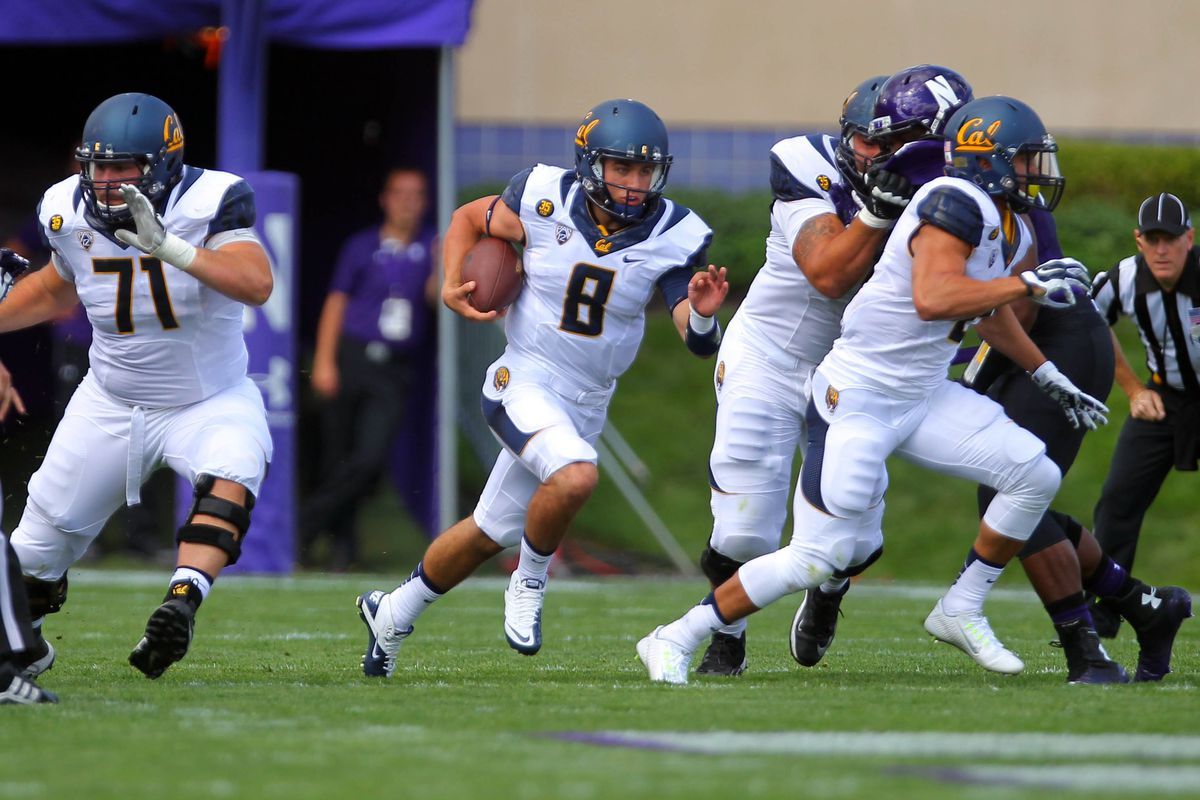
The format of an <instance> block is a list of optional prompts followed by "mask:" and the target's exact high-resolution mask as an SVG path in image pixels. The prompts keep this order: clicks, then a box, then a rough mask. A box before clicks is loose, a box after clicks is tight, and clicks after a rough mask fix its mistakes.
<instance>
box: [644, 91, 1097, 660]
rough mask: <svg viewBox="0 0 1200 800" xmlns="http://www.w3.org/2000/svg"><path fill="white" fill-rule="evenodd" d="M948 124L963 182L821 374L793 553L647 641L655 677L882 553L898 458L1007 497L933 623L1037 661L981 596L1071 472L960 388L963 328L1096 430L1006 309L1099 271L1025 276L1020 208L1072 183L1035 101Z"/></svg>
mask: <svg viewBox="0 0 1200 800" xmlns="http://www.w3.org/2000/svg"><path fill="white" fill-rule="evenodd" d="M946 131H947V135H948V137H950V146H948V147H947V148H946V158H947V171H948V174H949V175H950V177H943V178H938V179H936V180H933V181H931V182H929V183H926V184H925V185H924V186H923V187H922V188H921V189H920V190H918V191H917V193H916V194H915V195H914V196H913V199H912V201H911V202H910V203H909V205H908V206H907V207H906V209H905V211H904V213H903V214H902V215H901V217H900V220H899V221H898V222H897V224H896V227H895V229H894V230H893V232H892V235H891V236H890V237H889V239H888V243H887V245H886V246H885V249H884V252H883V255H882V257H881V258H880V260H879V262H878V264H877V265H876V267H875V272H874V274H873V275H872V276H871V278H870V279H869V280H868V281H867V283H866V284H865V285H864V286H863V288H862V289H861V290H860V291H859V292H858V294H857V295H856V296H855V298H854V299H853V300H852V301H851V302H850V305H849V306H848V307H847V309H846V312H845V315H844V319H843V323H842V334H841V336H840V338H838V339H837V341H836V342H835V343H834V345H833V349H832V350H831V351H830V352H829V354H828V355H827V356H826V357H825V359H824V360H823V361H822V362H821V364H820V365H819V366H818V367H817V370H816V372H815V373H814V375H813V376H812V379H811V387H810V399H809V402H808V407H807V409H806V411H805V419H806V423H807V436H808V442H807V448H806V451H805V461H804V466H803V469H802V473H801V479H800V484H801V492H800V494H801V495H802V500H798V501H797V503H796V507H795V511H796V522H795V531H794V535H793V537H792V540H791V542H790V544H789V545H788V546H787V547H785V548H783V549H781V550H778V551H776V552H774V553H771V554H769V555H766V556H762V557H760V558H757V559H754V560H753V561H750V562H749V563H747V564H746V565H744V566H743V567H741V568H740V569H739V570H738V571H737V573H736V574H735V575H734V576H733V577H732V578H731V579H730V580H729V581H727V582H725V583H724V584H722V585H721V586H720V587H718V588H717V589H716V591H715V592H713V594H711V595H709V596H708V597H707V598H705V600H704V601H702V602H701V603H700V604H699V605H697V606H696V607H694V608H693V609H691V610H690V611H688V612H687V614H685V615H684V616H683V617H681V618H680V619H678V620H676V621H674V622H672V623H670V624H669V625H665V626H661V627H659V628H656V629H655V630H654V631H652V632H651V633H650V634H649V635H647V636H646V637H645V638H644V639H642V640H641V641H640V642H639V643H638V647H637V651H638V656H639V657H640V658H641V660H642V662H643V664H644V665H645V667H646V669H647V671H648V673H649V676H650V678H651V679H652V680H655V681H666V682H670V683H686V682H687V678H688V666H689V662H690V660H691V655H692V652H693V651H694V650H695V648H696V647H697V646H698V645H699V644H700V643H701V642H702V641H703V640H704V639H705V638H706V637H707V636H709V635H710V634H711V633H712V632H714V631H716V630H718V629H719V628H721V627H722V626H724V625H728V624H729V623H731V622H733V621H735V620H738V619H741V618H743V617H745V616H748V615H749V614H752V613H754V612H755V611H757V610H758V609H760V608H763V607H765V606H766V605H768V604H770V603H772V602H774V601H775V600H777V599H779V598H780V597H783V596H784V595H786V594H790V593H792V592H795V591H799V590H800V589H811V588H814V587H816V586H819V585H820V584H821V583H822V582H823V581H824V580H826V579H828V578H829V577H830V576H831V575H833V574H834V573H835V572H837V571H838V570H844V569H845V568H846V567H847V566H848V565H849V564H851V563H853V560H854V558H855V556H856V554H858V553H862V552H871V551H872V550H874V549H875V548H876V547H877V546H878V543H879V539H880V532H879V529H878V526H877V525H876V524H875V519H876V518H877V517H876V515H878V514H879V513H880V512H881V508H880V506H881V505H882V503H883V497H884V491H885V489H886V488H887V471H886V467H885V460H886V458H887V457H888V456H889V455H891V454H892V453H896V454H898V455H901V456H902V457H904V458H907V459H909V460H911V461H913V462H915V463H918V464H921V465H923V466H927V467H929V468H931V469H934V470H937V471H939V472H942V473H943V474H949V475H954V476H958V477H964V478H968V479H970V480H973V481H977V482H982V483H987V484H989V485H991V486H994V487H995V488H996V489H997V492H998V493H997V495H996V497H995V498H994V499H993V501H992V503H991V505H990V506H989V508H988V510H987V513H986V514H985V515H984V518H983V520H982V521H981V523H980V527H979V532H978V535H977V537H976V539H975V543H974V546H973V547H972V549H971V551H970V554H969V555H968V557H967V559H966V563H965V564H964V566H963V569H962V571H961V572H960V574H959V576H958V579H957V580H956V581H955V583H954V585H953V586H952V587H951V588H950V590H949V591H948V592H947V593H946V595H945V596H943V597H942V598H941V599H940V600H939V601H938V603H937V604H936V605H935V607H934V610H933V611H932V612H931V613H930V615H929V617H928V618H927V619H926V621H925V628H926V630H927V631H929V632H930V633H931V634H933V635H934V636H935V637H937V638H939V639H941V640H943V641H946V642H947V643H949V644H953V645H954V646H956V647H958V648H960V649H961V650H963V651H964V652H966V653H967V654H968V655H970V656H971V657H972V658H973V659H975V660H976V661H977V662H978V663H979V664H980V665H981V666H983V667H984V668H985V669H989V670H993V671H996V672H1002V673H1009V674H1014V673H1017V672H1020V671H1021V669H1023V667H1024V664H1023V663H1022V662H1021V660H1020V659H1019V658H1018V657H1017V656H1016V655H1015V654H1013V653H1012V652H1010V651H1009V650H1008V649H1007V648H1005V647H1004V646H1003V645H1002V644H1001V643H1000V642H999V640H998V639H997V638H996V636H995V634H994V633H993V632H992V630H991V627H990V625H989V624H988V621H987V618H986V617H985V616H984V614H983V603H984V600H985V598H986V596H987V594H988V591H989V590H990V588H991V585H992V583H994V582H995V580H996V579H997V578H998V577H999V575H1000V573H1001V572H1002V570H1003V568H1004V566H1005V564H1007V562H1008V561H1009V560H1010V559H1011V558H1012V557H1013V556H1014V555H1015V554H1016V553H1017V551H1018V550H1019V549H1020V548H1021V545H1022V543H1023V541H1024V540H1025V539H1026V538H1027V537H1028V536H1029V534H1030V532H1031V531H1032V530H1033V527H1034V525H1035V524H1036V523H1037V521H1038V519H1040V517H1041V515H1042V513H1043V512H1044V511H1045V510H1046V508H1047V507H1048V506H1049V504H1050V500H1051V499H1052V498H1053V496H1054V493H1055V492H1056V491H1057V489H1058V485H1059V481H1060V479H1061V476H1060V473H1059V470H1058V467H1057V466H1055V464H1054V463H1053V462H1052V461H1051V460H1050V459H1048V458H1047V457H1046V455H1045V446H1044V445H1043V444H1042V442H1041V441H1040V440H1039V439H1037V437H1035V436H1034V435H1033V434H1031V433H1029V432H1027V431H1025V430H1023V429H1021V428H1018V427H1016V426H1014V425H1013V424H1012V423H1011V421H1010V420H1008V419H1007V418H1006V417H1005V416H1004V414H1003V413H1002V411H1001V409H1000V406H999V405H997V404H996V403H995V402H993V401H992V400H990V399H988V398H986V397H983V396H981V395H978V394H975V393H974V392H972V391H971V390H970V389H967V388H966V387H964V386H961V385H960V384H957V383H954V382H952V381H950V380H949V379H948V377H947V374H946V373H947V367H948V366H949V364H950V361H951V359H952V357H953V355H954V351H955V349H956V340H957V339H959V338H960V337H959V335H958V334H959V331H961V329H962V328H963V327H964V326H965V325H967V324H971V322H973V321H974V320H973V319H972V318H975V317H979V316H981V315H985V314H989V315H990V316H989V317H988V319H986V320H983V321H981V322H979V327H980V331H981V333H982V334H984V335H985V336H986V337H987V338H988V340H989V342H991V343H992V345H993V346H996V347H997V348H998V349H1000V350H1001V351H1002V352H1005V353H1006V354H1007V355H1009V357H1011V358H1012V359H1013V360H1014V361H1015V362H1017V363H1018V364H1020V365H1021V366H1023V367H1025V368H1026V369H1027V370H1029V371H1030V372H1032V373H1033V375H1034V379H1035V381H1036V382H1037V383H1038V384H1039V385H1040V386H1042V387H1043V388H1044V390H1045V391H1047V393H1048V394H1052V395H1055V396H1058V397H1061V398H1063V401H1064V404H1065V410H1066V411H1067V412H1068V416H1070V417H1071V418H1072V420H1073V421H1074V422H1075V424H1084V425H1087V426H1089V427H1094V426H1095V425H1097V424H1099V423H1101V422H1102V421H1103V420H1104V414H1105V413H1106V412H1107V409H1106V408H1105V407H1104V406H1103V404H1102V403H1100V402H1099V401H1098V400H1096V399H1095V398H1093V397H1090V396H1088V395H1086V394H1084V393H1083V392H1081V391H1080V390H1079V389H1078V388H1076V387H1075V386H1074V385H1073V384H1071V383H1070V381H1068V380H1067V379H1066V378H1064V377H1063V376H1062V375H1061V373H1060V372H1059V371H1058V370H1057V368H1056V367H1055V366H1054V365H1053V364H1052V363H1051V362H1049V361H1047V360H1046V359H1045V357H1044V356H1042V354H1041V353H1040V351H1038V349H1037V348H1036V346H1034V345H1033V343H1032V342H1031V341H1030V340H1029V338H1028V336H1027V335H1026V334H1025V332H1024V330H1023V329H1022V328H1021V326H1020V323H1019V322H1018V321H1017V319H1016V317H1015V316H1014V315H1013V312H1012V310H1011V309H1010V308H1008V307H1007V303H1009V302H1011V301H1013V300H1015V299H1017V298H1020V297H1025V296H1032V297H1034V298H1036V299H1037V300H1038V301H1039V302H1042V303H1046V304H1067V305H1069V304H1072V303H1074V302H1075V300H1076V298H1077V297H1086V296H1087V287H1088V280H1087V274H1086V271H1083V270H1079V269H1077V268H1075V267H1069V266H1068V267H1064V266H1063V265H1061V264H1058V263H1055V262H1049V263H1048V264H1047V265H1043V266H1041V267H1038V268H1037V269H1035V270H1031V271H1027V272H1022V273H1021V274H1020V275H1019V276H1015V275H1010V274H1009V272H1010V268H1011V266H1012V262H1013V260H1014V259H1017V260H1019V259H1020V258H1021V254H1020V253H1018V252H1014V250H1015V249H1016V248H1017V247H1018V245H1019V243H1020V242H1021V241H1022V240H1025V241H1027V240H1028V234H1027V232H1024V233H1023V232H1021V231H1020V228H1021V226H1022V225H1023V223H1022V222H1021V221H1020V219H1019V218H1018V217H1017V216H1016V215H1015V214H1014V213H1013V212H1012V211H1011V210H1010V209H1009V208H1008V198H1010V197H1012V198H1015V199H1023V200H1031V201H1032V199H1033V198H1035V197H1036V198H1039V199H1038V200H1037V202H1038V203H1039V204H1040V205H1043V206H1045V207H1047V208H1048V209H1052V208H1053V207H1054V205H1055V203H1056V202H1057V198H1058V194H1059V192H1060V191H1061V187H1062V181H1061V177H1059V175H1058V173H1057V164H1056V162H1055V159H1054V153H1055V151H1056V150H1057V145H1055V144H1054V141H1053V139H1052V138H1051V137H1049V136H1048V135H1047V134H1046V130H1045V127H1044V126H1043V125H1042V123H1041V120H1040V119H1039V118H1038V117H1037V115H1036V114H1035V113H1034V112H1033V110H1032V109H1030V108H1029V107H1028V106H1027V105H1025V104H1023V103H1020V102H1019V101H1016V100H1012V99H1010V98H1003V97H990V98H985V99H983V100H975V101H972V102H970V103H967V104H966V105H964V106H963V107H962V108H960V109H959V110H958V111H957V112H956V113H955V114H954V115H953V116H952V117H951V118H950V119H949V121H948V122H947V124H946ZM1026 247H1027V246H1026Z"/></svg>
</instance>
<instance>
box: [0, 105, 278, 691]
mask: <svg viewBox="0 0 1200 800" xmlns="http://www.w3.org/2000/svg"><path fill="white" fill-rule="evenodd" d="M183 152H184V136H183V128H182V127H181V125H180V123H179V117H178V116H177V115H176V114H175V112H174V110H172V109H171V107H170V106H168V105H167V104H166V103H164V102H163V101H162V100H160V99H158V98H157V97H153V96H151V95H147V94H137V93H129V94H119V95H115V96H113V97H110V98H109V99H107V100H105V101H104V102H103V103H101V104H100V105H99V106H97V107H96V109H95V110H94V111H93V112H92V113H91V115H90V116H89V117H88V119H87V122H86V123H85V124H84V128H83V139H82V144H81V145H80V146H79V148H78V150H77V151H76V159H77V160H78V161H79V162H80V165H81V170H80V172H79V174H77V175H74V176H72V177H70V178H68V179H66V180H64V181H61V182H60V183H57V184H55V185H54V186H51V187H50V188H49V189H48V190H47V191H46V193H45V195H44V196H43V197H42V201H41V204H40V205H39V207H38V217H39V220H40V222H41V225H42V233H43V236H44V237H45V238H46V240H47V242H48V243H49V247H50V250H51V260H50V264H49V265H48V266H45V267H43V268H42V269H39V270H38V271H37V272H34V273H33V274H31V275H30V276H29V277H28V278H25V279H24V280H22V281H21V282H19V283H18V284H17V285H16V286H15V287H14V288H13V290H12V292H11V293H10V294H9V296H8V298H7V299H6V300H5V301H4V302H3V303H0V331H11V330H16V329H18V328H24V327H28V326H30V325H36V324H38V323H41V322H45V321H46V320H49V319H52V318H54V317H55V316H56V315H58V314H59V313H61V312H62V311H64V310H66V309H68V308H71V307H72V306H74V305H75V304H76V303H82V304H83V307H84V310H85V311H86V312H87V316H88V320H89V321H90V322H91V324H92V328H93V338H92V346H91V350H90V351H89V354H88V361H89V366H90V369H89V370H88V373H87V374H86V375H85V376H84V378H83V380H82V382H81V383H80V384H79V387H78V388H77V389H76V390H75V394H74V395H73V396H72V398H71V401H70V403H69V404H68V405H67V408H66V412H65V414H64V416H63V419H62V421H61V422H60V423H59V426H58V428H57V430H56V431H55V432H54V437H53V439H52V440H51V442H50V447H49V449H48V450H47V452H46V457H45V460H44V461H43V462H42V466H41V467H40V468H39V469H38V471H37V472H36V473H34V475H33V477H32V478H31V479H30V481H29V500H28V503H27V504H26V506H25V513H24V515H23V516H22V517H21V522H20V524H19V525H18V526H17V528H16V530H14V531H13V534H12V545H13V548H14V549H15V550H16V552H17V554H18V556H19V557H20V560H21V566H22V569H23V570H24V574H25V581H26V588H27V591H28V597H29V605H30V610H31V613H32V614H33V617H34V625H35V628H36V629H37V631H38V633H39V635H38V637H37V640H36V642H35V643H34V647H33V648H32V650H31V651H30V660H29V662H28V663H26V664H25V665H24V669H25V672H26V674H28V675H36V674H38V673H40V672H43V671H45V670H46V669H49V668H50V666H51V664H53V662H54V657H55V653H54V649H53V648H52V647H51V646H50V644H49V642H48V641H47V640H46V638H45V637H44V635H41V629H42V621H43V620H44V618H45V616H46V615H47V614H52V613H54V612H56V611H58V610H59V609H60V608H62V605H63V603H64V602H66V599H67V569H68V568H69V567H70V566H71V565H72V564H74V563H75V562H76V561H78V560H79V558H80V557H81V556H82V555H83V554H84V552H85V551H86V550H87V548H88V546H89V545H90V544H91V543H92V540H93V539H95V538H96V536H97V534H99V533H100V530H101V528H103V527H104V523H105V522H107V520H108V518H109V517H110V516H112V514H113V512H115V511H116V510H117V509H118V508H119V507H120V505H121V504H122V503H128V504H129V505H135V504H137V503H138V502H139V493H140V490H141V485H142V483H143V482H144V481H145V480H146V479H147V478H148V477H149V476H150V474H151V473H152V472H153V471H154V470H156V469H158V468H159V467H161V466H167V467H170V468H171V469H172V470H174V471H175V472H176V473H178V474H179V475H181V476H182V477H184V478H185V479H186V480H188V481H189V482H190V483H191V484H192V486H193V488H194V495H195V499H194V502H193V503H192V507H191V510H190V511H189V512H188V514H187V518H186V521H185V522H184V524H183V525H182V526H181V527H180V528H179V531H178V533H177V534H176V541H177V543H178V555H177V561H176V568H175V571H174V573H173V574H172V576H171V580H170V583H169V586H168V588H167V594H166V597H165V598H164V600H163V603H162V605H160V606H159V607H158V608H157V609H156V610H155V611H154V613H153V614H151V616H150V619H149V621H148V622H147V623H146V628H145V633H144V635H143V637H142V639H141V641H140V642H138V643H137V645H136V646H135V647H134V649H133V652H132V653H130V655H129V661H130V663H131V664H133V666H135V667H136V668H137V669H139V670H140V671H141V672H143V673H144V674H145V675H146V676H147V677H149V678H157V677H159V676H160V675H162V674H163V672H164V671H165V670H166V669H167V668H168V667H169V666H170V665H171V664H173V663H175V662H176V661H179V660H180V659H181V658H183V657H184V655H185V654H186V653H187V651H188V647H189V645H190V644H191V640H192V630H193V626H194V623H195V616H196V611H197V609H198V608H199V607H200V604H201V602H202V601H203V600H204V598H205V597H207V596H208V593H209V590H210V589H211V588H212V584H213V581H214V580H215V579H216V577H217V575H218V573H220V571H221V569H222V568H224V567H225V566H226V565H227V564H234V563H236V562H237V560H238V555H239V554H240V552H241V542H242V539H243V537H245V535H246V531H247V529H248V528H249V526H250V511H251V509H252V508H253V506H254V498H255V495H256V494H257V493H258V491H259V487H260V486H261V484H262V481H263V478H264V476H265V474H266V469H267V462H268V461H269V460H270V458H271V437H270V433H269V432H268V429H267V420H266V410H265V408H264V405H263V400H262V395H261V394H260V392H259V390H258V388H257V387H256V386H255V385H254V383H253V382H252V381H251V380H250V379H249V378H248V377H247V376H246V363H247V353H246V345H245V342H244V340H243V338H242V315H243V312H244V310H245V305H246V304H250V305H261V304H262V303H264V302H266V300H267V298H268V297H269V296H270V294H271V289H272V287H273V279H272V276H271V265H270V261H269V260H268V258H267V253H266V251H265V250H264V249H263V246H262V244H261V243H260V242H259V239H258V236H257V235H256V234H255V232H254V230H253V225H254V219H255V208H254V192H253V191H252V190H251V188H250V186H249V185H248V184H247V183H246V182H245V181H244V180H242V179H241V178H239V177H238V176H237V175H232V174H230V173H227V172H218V171H216V170H205V169H200V168H198V167H193V166H188V165H185V164H184V163H183Z"/></svg>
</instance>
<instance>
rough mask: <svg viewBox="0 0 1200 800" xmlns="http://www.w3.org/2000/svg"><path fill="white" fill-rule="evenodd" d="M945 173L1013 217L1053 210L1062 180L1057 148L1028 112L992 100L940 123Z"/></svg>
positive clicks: (1008, 100)
mask: <svg viewBox="0 0 1200 800" xmlns="http://www.w3.org/2000/svg"><path fill="white" fill-rule="evenodd" d="M945 148H946V174H947V175H951V176H954V177H957V178H965V179H966V180H969V181H971V182H972V183H974V184H976V185H978V186H980V187H981V188H982V189H983V190H984V191H985V192H987V193H988V194H990V195H992V196H993V197H1004V198H1006V199H1007V200H1008V205H1009V208H1011V209H1012V210H1013V211H1017V212H1025V211H1029V210H1030V209H1034V208H1040V209H1044V210H1046V211H1053V210H1054V207H1055V206H1057V205H1058V201H1059V200H1060V199H1061V198H1062V193H1063V188H1064V187H1065V185H1066V179H1065V178H1063V176H1062V173H1060V172H1059V170H1058V156H1057V155H1056V154H1057V153H1058V145H1057V144H1056V143H1055V141H1054V137H1053V136H1051V135H1050V134H1049V133H1047V132H1046V126H1045V125H1043V124H1042V120H1041V118H1040V117H1039V116H1038V115H1037V112H1035V111H1034V110H1033V109H1032V108H1030V107H1029V106H1028V105H1026V104H1025V103H1022V102H1021V101H1020V100H1014V99H1013V98H1011V97H1003V96H1001V95H995V96H993V97H983V98H980V99H979V100H975V101H973V102H970V103H967V104H966V105H965V106H963V107H962V108H960V109H959V110H958V111H956V112H955V113H954V116H952V117H950V119H949V120H948V121H947V123H946V144H945Z"/></svg>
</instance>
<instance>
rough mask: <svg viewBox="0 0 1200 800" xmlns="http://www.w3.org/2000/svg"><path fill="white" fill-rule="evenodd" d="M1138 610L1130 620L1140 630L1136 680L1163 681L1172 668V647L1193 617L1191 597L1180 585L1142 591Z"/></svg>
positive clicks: (1136, 631) (1138, 634)
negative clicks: (1180, 627)
mask: <svg viewBox="0 0 1200 800" xmlns="http://www.w3.org/2000/svg"><path fill="white" fill-rule="evenodd" d="M1140 605H1141V608H1140V609H1139V613H1138V614H1137V615H1136V616H1135V615H1130V616H1134V619H1136V621H1134V619H1130V620H1129V624H1130V626H1131V627H1132V628H1133V630H1134V632H1135V633H1137V640H1138V647H1139V648H1140V649H1139V650H1138V664H1137V671H1136V672H1135V673H1134V675H1133V679H1134V680H1135V681H1138V682H1142V681H1161V680H1162V679H1163V676H1165V675H1166V674H1167V673H1168V672H1170V671H1171V648H1172V647H1173V646H1174V644H1175V634H1177V633H1179V626H1180V625H1182V624H1183V621H1184V620H1185V619H1187V618H1188V617H1190V616H1192V596H1191V595H1190V594H1188V593H1187V590H1185V589H1181V588H1180V587H1178V586H1161V587H1158V588H1152V589H1150V591H1149V592H1141V593H1140Z"/></svg>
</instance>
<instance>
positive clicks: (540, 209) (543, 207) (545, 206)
mask: <svg viewBox="0 0 1200 800" xmlns="http://www.w3.org/2000/svg"><path fill="white" fill-rule="evenodd" d="M537 213H538V216H539V217H548V216H550V215H551V214H553V213H554V203H551V202H550V201H549V200H547V199H545V198H542V199H541V200H538V204H537Z"/></svg>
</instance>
